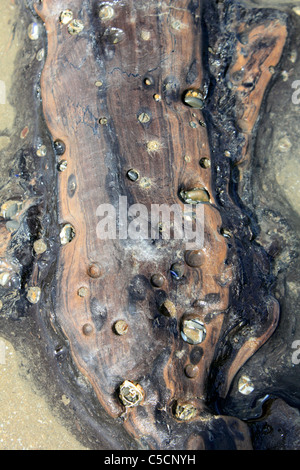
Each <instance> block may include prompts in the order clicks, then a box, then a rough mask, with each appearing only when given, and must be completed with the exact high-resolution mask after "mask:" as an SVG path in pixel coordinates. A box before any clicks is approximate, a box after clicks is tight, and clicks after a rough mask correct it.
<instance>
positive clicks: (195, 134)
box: [37, 0, 285, 449]
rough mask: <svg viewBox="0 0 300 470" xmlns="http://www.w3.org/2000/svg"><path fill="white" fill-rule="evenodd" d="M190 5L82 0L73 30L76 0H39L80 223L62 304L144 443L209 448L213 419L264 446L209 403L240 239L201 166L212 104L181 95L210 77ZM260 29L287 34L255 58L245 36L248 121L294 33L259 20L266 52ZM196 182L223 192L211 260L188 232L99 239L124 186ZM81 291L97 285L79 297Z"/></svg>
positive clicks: (238, 441)
mask: <svg viewBox="0 0 300 470" xmlns="http://www.w3.org/2000/svg"><path fill="white" fill-rule="evenodd" d="M177 3H178V5H177V6H176V7H175V6H173V4H172V2H169V1H168V2H164V3H162V4H160V3H159V4H158V2H156V1H149V2H143V1H139V0H138V1H132V0H128V1H126V2H114V12H115V15H114V17H113V18H112V19H111V20H108V21H103V20H100V19H99V16H98V5H97V6H95V8H94V5H90V8H89V9H88V10H86V9H85V6H84V5H83V4H82V2H80V1H79V0H71V1H70V2H69V3H68V8H69V9H71V10H72V11H73V13H74V17H75V18H79V19H80V20H81V21H82V22H83V25H84V30H83V31H82V32H81V33H80V34H78V35H70V34H69V33H68V28H67V26H66V25H63V24H61V23H60V22H59V17H60V14H61V12H62V10H64V8H65V7H66V5H65V3H64V2H62V1H61V0H58V1H57V0H55V1H54V0H44V2H43V4H42V5H39V6H37V12H38V13H39V15H40V16H41V18H42V19H43V21H44V22H45V27H46V30H47V37H48V55H47V62H46V66H45V69H44V71H43V76H42V82H41V85H42V95H43V106H44V114H45V118H46V121H47V125H48V127H49V130H50V132H51V134H52V137H53V139H54V140H57V139H59V140H61V141H63V142H64V143H65V145H66V151H65V154H64V155H63V157H62V158H63V159H65V160H67V162H68V166H67V169H66V170H65V171H64V172H62V173H60V174H59V175H58V177H59V195H58V197H59V222H60V223H61V224H62V225H63V224H66V223H69V224H71V225H72V226H73V227H74V229H75V238H74V239H73V240H72V241H71V242H70V243H69V244H66V245H64V246H62V247H61V250H60V253H59V260H58V267H57V284H56V295H57V297H56V311H55V314H56V317H57V320H58V322H59V324H60V326H61V328H62V329H63V331H64V333H65V335H66V337H67V338H68V340H69V343H70V348H71V352H72V356H73V359H74V361H75V363H76V365H77V367H78V368H79V369H80V371H81V372H82V373H83V374H84V375H85V376H86V377H87V378H88V380H89V381H90V383H91V384H92V386H93V387H94V390H95V392H96V394H97V397H98V399H99V401H100V403H101V405H102V406H103V408H104V409H105V410H106V412H107V413H108V414H109V415H111V416H112V417H114V418H118V417H120V416H122V417H124V427H125V428H126V429H127V431H128V432H129V433H130V435H131V436H132V437H134V438H135V439H136V440H137V441H138V442H139V445H140V446H145V445H147V446H149V447H151V448H189V449H191V448H193V449H197V448H199V449H201V448H204V447H206V446H207V445H208V444H207V440H206V438H205V437H203V435H202V434H201V432H202V431H203V433H204V435H205V433H206V431H207V429H208V428H210V429H212V430H213V431H212V432H213V433H215V435H218V432H219V429H221V428H222V429H223V431H222V432H223V433H224V436H225V437H224V439H225V441H226V439H227V440H228V442H229V441H230V445H233V446H236V447H237V448H239V449H244V448H250V447H251V443H250V439H249V435H248V431H247V428H246V426H245V425H244V424H243V423H242V422H240V421H239V420H237V419H235V418H229V417H222V416H218V417H215V416H213V415H211V414H210V413H209V412H208V411H207V410H206V407H205V399H206V387H207V378H208V374H209V371H210V367H211V364H212V361H213V358H214V354H215V348H216V345H217V342H218V340H219V338H220V333H221V330H222V326H223V322H224V318H225V312H226V309H227V307H228V305H229V287H230V284H231V282H232V276H233V274H234V267H232V266H227V265H226V264H225V261H226V257H227V243H226V238H224V237H223V236H222V235H221V233H220V228H221V225H222V220H221V217H220V214H219V212H218V209H217V206H216V204H215V200H214V195H213V190H212V181H211V172H210V169H209V167H208V168H203V167H202V166H201V165H200V164H199V161H200V159H202V158H206V159H208V160H210V158H211V157H210V149H209V144H208V136H207V131H206V128H205V127H203V126H202V125H201V124H200V123H202V122H203V115H202V112H201V111H200V110H199V109H192V108H190V107H188V106H186V105H185V104H184V103H183V101H182V94H183V92H184V91H185V90H186V89H188V88H190V87H195V88H200V89H202V87H203V71H202V45H201V21H200V18H201V2H199V3H197V8H195V9H193V10H191V8H190V2H189V1H187V0H182V1H180V2H177ZM109 28H118V29H119V30H122V35H119V38H122V41H120V42H118V43H116V44H112V43H111V42H114V39H115V38H113V39H112V36H111V32H112V31H113V30H111V29H109ZM256 36H259V37H260V36H263V37H268V38H273V37H274V38H276V40H274V42H271V45H270V46H269V47H268V48H267V49H266V50H263V51H262V52H261V53H258V54H255V53H254V52H253V54H252V56H251V57H252V59H253V60H252V61H249V62H247V61H246V60H245V59H243V58H242V55H241V54H242V52H241V49H240V47H239V48H238V49H237V57H236V58H235V63H234V65H233V67H232V69H231V73H232V74H233V73H234V72H235V71H236V70H238V69H239V68H240V67H244V68H245V69H246V75H249V74H250V73H251V71H256V64H259V74H258V75H259V77H260V78H259V81H258V82H257V85H256V86H255V87H254V90H255V91H253V92H252V91H251V92H248V93H242V92H241V91H240V89H237V93H238V94H239V96H240V100H241V103H242V105H241V109H243V113H242V115H241V118H240V123H241V125H243V126H244V127H245V132H247V133H251V131H252V129H253V125H254V123H255V120H256V118H257V115H258V111H259V108H260V104H261V99H262V96H263V93H264V90H265V87H266V85H267V83H268V80H269V78H270V72H269V71H268V66H269V65H271V64H272V65H275V63H276V61H278V60H279V57H280V54H281V51H282V47H283V44H284V40H285V33H284V31H283V29H282V27H281V26H280V25H279V24H278V25H277V24H276V25H270V27H268V28H267V29H266V30H262V28H261V27H260V28H258V29H257V30H255V29H254V30H252V31H251V32H250V35H249V37H250V46H249V47H250V48H251V47H253V48H254V50H255V39H254V38H256ZM96 82H98V84H97V85H99V84H100V83H99V82H101V83H102V86H100V87H99V86H96V85H95V83H96ZM154 95H159V96H160V97H161V99H158V100H157V99H154V98H153V97H154ZM253 106H254V108H253ZM145 115H146V118H145ZM147 116H149V117H150V121H148V118H147ZM246 151H247V148H246V147H245V152H246ZM130 169H136V170H137V171H138V172H139V174H140V179H139V180H138V181H136V182H132V181H130V180H129V179H128V178H127V177H126V174H127V171H128V170H130ZM197 187H204V188H205V189H206V190H207V192H208V193H209V195H210V203H209V204H205V205H204V214H205V243H204V247H203V249H202V255H203V259H202V264H201V266H199V267H190V266H188V265H187V263H186V262H185V246H184V242H183V241H182V240H161V241H158V242H157V243H156V244H152V242H151V240H146V241H145V240H144V241H136V242H134V243H132V242H131V241H127V240H117V239H116V240H105V241H103V240H100V239H99V238H97V233H96V228H97V223H98V221H99V219H98V217H97V215H96V214H97V208H98V206H99V205H100V204H105V203H108V204H114V205H115V206H116V204H117V202H118V198H119V196H127V197H128V201H129V202H130V204H133V203H139V204H144V205H145V206H146V207H147V208H148V209H150V207H151V204H162V203H166V204H169V205H172V204H180V205H181V207H183V206H184V203H183V201H182V200H181V199H180V197H179V192H180V190H182V189H184V190H189V189H192V188H197ZM175 262H179V263H181V264H182V265H183V266H184V269H185V273H184V278H183V279H182V280H179V281H176V280H174V279H172V277H171V275H170V267H171V266H172V264H173V263H175ZM91 265H93V267H92V269H91V268H90V267H91ZM95 273H96V274H95ZM155 273H161V274H162V275H163V276H164V278H165V282H164V284H163V286H162V287H161V288H159V289H158V288H157V287H154V286H153V284H151V282H150V281H151V277H152V275H153V274H155ZM91 274H92V275H91ZM82 288H85V289H83V290H82ZM80 289H81V293H83V292H84V293H85V295H78V292H79V290H80ZM212 295H213V296H212ZM209 296H211V298H213V299H214V300H213V301H212V302H209V301H208V300H207V298H208V297H209ZM165 300H168V301H169V302H171V303H172V304H170V303H169V307H170V305H172V308H171V310H170V308H169V311H170V312H171V317H166V316H164V315H163V314H162V313H161V310H160V307H161V304H162V303H163V302H164V301H165ZM274 308H275V309H276V307H274ZM187 314H193V315H196V316H197V318H199V319H200V320H201V321H202V322H203V323H204V324H205V326H206V338H205V340H204V341H203V343H201V345H200V348H201V349H199V348H198V353H199V354H200V353H201V355H200V356H199V359H198V360H197V361H196V362H197V364H196V366H197V368H196V370H195V371H194V372H193V374H195V377H193V378H191V377H188V376H187V374H186V373H185V370H186V367H188V366H189V365H190V362H191V357H192V356H193V355H194V357H195V354H196V352H197V351H196V349H197V348H196V347H195V346H192V345H190V344H188V343H186V342H184V341H183V339H182V337H181V335H180V325H181V322H182V318H184V316H185V315H187ZM275 317H276V315H275V316H272V315H271V318H275ZM118 320H124V321H125V322H126V324H127V325H128V332H127V334H125V335H117V334H116V332H115V329H114V325H115V323H116V322H117V321H118ZM274 324H275V321H274V320H273V323H272V326H270V329H268V330H267V331H265V332H262V334H261V335H260V336H259V337H258V338H255V339H254V340H253V343H251V345H250V343H248V344H245V346H244V348H243V350H241V351H240V352H239V353H238V354H237V356H236V357H235V358H234V359H233V362H232V364H231V366H230V368H229V371H228V376H227V380H226V386H225V392H224V393H225V394H226V392H227V391H228V388H229V386H230V383H231V381H232V379H233V377H234V375H235V374H236V372H237V370H238V369H239V368H240V367H241V365H242V364H243V363H244V362H245V361H246V360H247V359H248V358H249V357H250V356H251V355H252V354H253V353H254V352H255V350H256V349H257V348H258V347H260V345H261V344H263V342H264V341H265V340H266V339H267V338H268V337H269V335H270V334H271V332H272V331H273V326H274ZM125 380H131V381H136V382H138V383H139V384H140V385H141V386H142V387H143V390H144V393H145V396H144V400H143V402H142V404H141V406H139V407H137V408H130V409H127V410H126V414H125V415H124V411H125V409H124V406H123V404H122V403H121V401H120V400H119V398H118V388H119V387H120V385H121V384H122V382H124V381H125ZM180 402H182V403H191V404H193V406H194V407H195V409H196V410H197V413H196V415H195V416H194V417H193V418H192V419H191V420H190V421H189V422H183V421H180V420H179V419H177V418H176V416H174V406H176V403H180ZM141 408H142V409H141ZM234 427H235V428H236V431H235V432H234V431H232V429H233V428H234ZM238 431H240V433H239V432H238ZM226 442H227V441H226ZM228 445H229V444H228Z"/></svg>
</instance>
